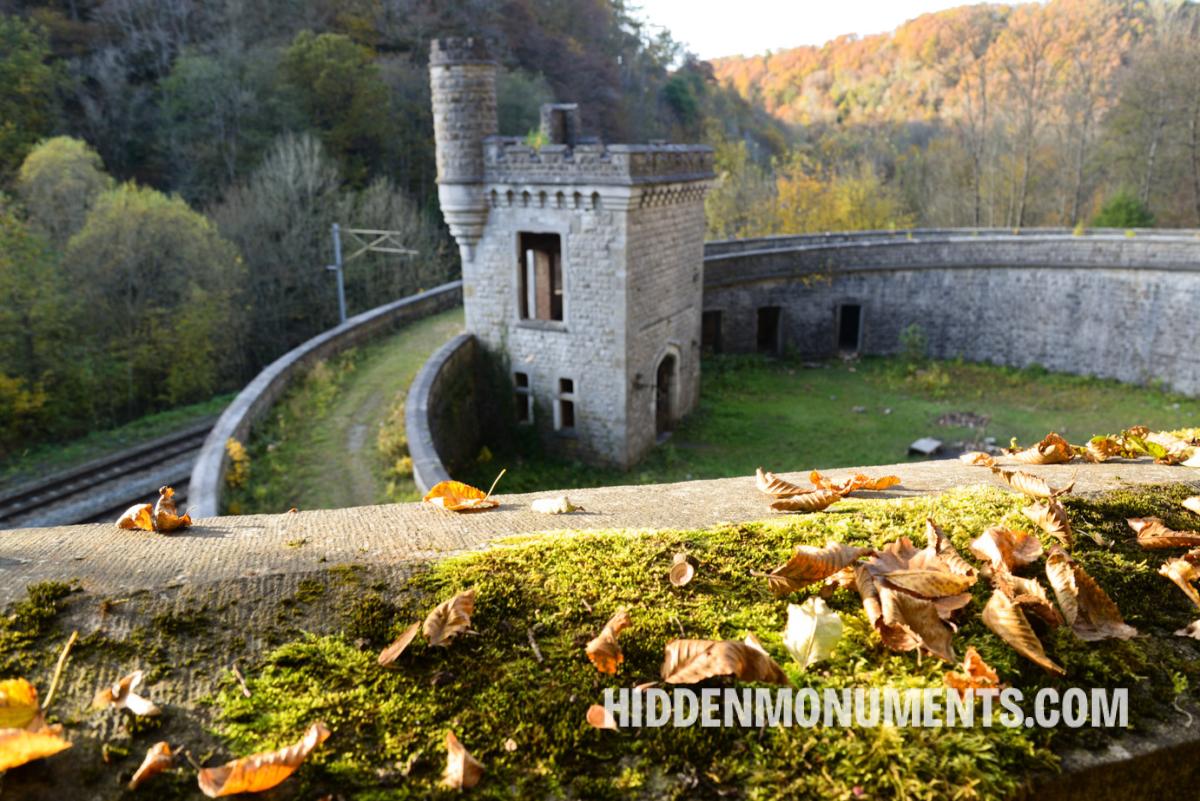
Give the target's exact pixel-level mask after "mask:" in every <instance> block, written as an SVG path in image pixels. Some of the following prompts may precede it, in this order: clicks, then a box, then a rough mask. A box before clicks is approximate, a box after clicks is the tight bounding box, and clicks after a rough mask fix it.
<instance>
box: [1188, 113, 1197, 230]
mask: <svg viewBox="0 0 1200 801" xmlns="http://www.w3.org/2000/svg"><path fill="white" fill-rule="evenodd" d="M1188 129H1189V130H1188V133H1189V134H1190V136H1189V137H1188V150H1189V151H1190V153H1191V157H1192V203H1193V204H1194V205H1195V212H1196V225H1197V226H1200V103H1196V105H1194V106H1192V118H1191V120H1189V122H1188Z"/></svg>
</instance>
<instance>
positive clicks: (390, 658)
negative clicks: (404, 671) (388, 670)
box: [378, 623, 421, 667]
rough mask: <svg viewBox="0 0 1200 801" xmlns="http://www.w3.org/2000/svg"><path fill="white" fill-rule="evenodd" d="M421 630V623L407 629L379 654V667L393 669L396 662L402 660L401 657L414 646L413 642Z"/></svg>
mask: <svg viewBox="0 0 1200 801" xmlns="http://www.w3.org/2000/svg"><path fill="white" fill-rule="evenodd" d="M420 630H421V624H420V623H413V624H412V625H411V626H409V627H408V628H406V629H405V630H404V633H402V634H401V635H400V636H399V637H397V638H396V640H395V642H393V643H392V644H391V645H389V646H388V647H387V648H384V649H383V650H382V651H380V652H379V660H378V661H379V665H380V666H381V667H392V666H393V665H395V664H396V660H397V659H399V658H400V655H401V654H402V653H404V651H405V650H406V649H407V648H408V646H410V645H412V641H413V640H414V639H416V636H417V632H419V631H420Z"/></svg>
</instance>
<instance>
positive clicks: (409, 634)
mask: <svg viewBox="0 0 1200 801" xmlns="http://www.w3.org/2000/svg"><path fill="white" fill-rule="evenodd" d="M467 625H470V623H468V624H467ZM420 630H421V624H420V623H413V624H412V625H411V626H409V627H408V628H406V629H405V630H404V633H403V634H401V635H400V636H399V637H397V638H396V641H395V642H393V643H392V644H391V645H389V646H388V647H387V648H384V649H383V650H382V651H380V652H379V665H380V667H392V666H393V665H395V664H396V660H397V659H399V658H400V654H402V653H404V650H405V649H406V648H408V646H410V645H412V641H413V640H414V639H415V638H416V636H417V632H418V631H420Z"/></svg>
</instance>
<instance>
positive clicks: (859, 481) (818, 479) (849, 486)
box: [808, 470, 900, 495]
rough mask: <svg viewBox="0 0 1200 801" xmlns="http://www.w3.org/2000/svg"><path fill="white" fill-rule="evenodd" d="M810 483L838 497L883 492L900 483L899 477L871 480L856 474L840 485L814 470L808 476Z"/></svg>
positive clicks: (883, 477)
mask: <svg viewBox="0 0 1200 801" xmlns="http://www.w3.org/2000/svg"><path fill="white" fill-rule="evenodd" d="M808 480H809V482H810V483H811V484H812V485H813V486H814V487H816V488H817V489H823V490H832V491H833V492H836V493H837V494H838V495H849V494H850V493H852V492H859V491H861V490H866V491H868V492H880V491H882V490H885V489H888V488H890V487H894V486H896V485H897V484H899V483H900V477H899V476H882V477H880V478H871V477H870V476H865V475H863V474H862V473H855V474H854V475H853V476H851V477H850V478H848V479H846V480H845V481H843V482H842V483H840V484H838V483H835V482H834V481H832V480H830V479H828V478H826V477H825V476H823V475H821V474H820V473H819V472H818V471H816V470H814V471H812V472H811V473H809V474H808Z"/></svg>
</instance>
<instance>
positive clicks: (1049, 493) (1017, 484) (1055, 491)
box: [992, 467, 1075, 498]
mask: <svg viewBox="0 0 1200 801" xmlns="http://www.w3.org/2000/svg"><path fill="white" fill-rule="evenodd" d="M992 472H993V473H994V474H995V475H997V476H999V477H1000V478H1002V479H1003V480H1004V483H1005V484H1007V485H1008V486H1010V487H1012V488H1013V489H1015V490H1016V491H1017V492H1020V493H1022V494H1024V495H1028V496H1029V497H1030V498H1057V497H1058V496H1059V495H1066V494H1067V493H1068V492H1070V491H1071V490H1073V489H1074V488H1075V481H1074V479H1072V481H1071V483H1070V484H1067V485H1066V486H1064V487H1052V486H1050V484H1049V483H1048V482H1047V481H1046V480H1045V479H1044V478H1041V477H1040V476H1035V475H1034V474H1033V473H1026V472H1024V471H1023V470H1001V469H1000V468H998V467H993V468H992Z"/></svg>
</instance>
